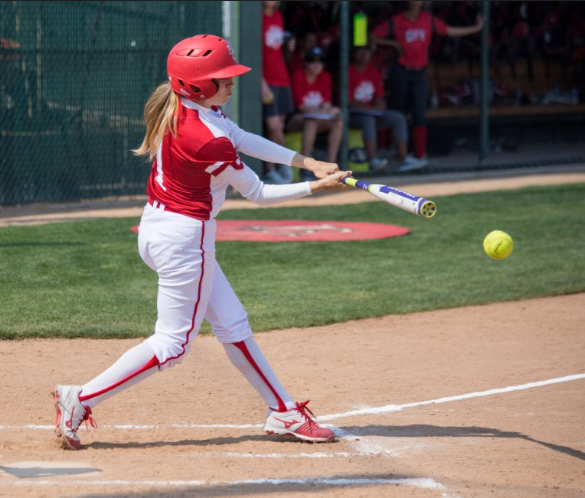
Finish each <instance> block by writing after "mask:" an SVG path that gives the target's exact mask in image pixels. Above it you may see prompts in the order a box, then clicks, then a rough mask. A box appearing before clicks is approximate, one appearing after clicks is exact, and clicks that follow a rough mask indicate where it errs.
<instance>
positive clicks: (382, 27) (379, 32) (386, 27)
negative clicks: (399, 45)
mask: <svg viewBox="0 0 585 498" xmlns="http://www.w3.org/2000/svg"><path fill="white" fill-rule="evenodd" d="M389 34H390V22H389V21H384V22H383V23H382V24H378V25H377V26H376V27H375V28H374V29H373V30H372V31H371V32H370V35H371V36H375V37H376V38H386V37H387V36H388V35H389Z"/></svg>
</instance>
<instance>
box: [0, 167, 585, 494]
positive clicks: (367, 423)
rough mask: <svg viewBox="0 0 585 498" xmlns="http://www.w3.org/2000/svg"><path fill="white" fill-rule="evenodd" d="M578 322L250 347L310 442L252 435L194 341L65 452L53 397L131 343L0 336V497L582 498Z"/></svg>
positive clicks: (445, 315)
mask: <svg viewBox="0 0 585 498" xmlns="http://www.w3.org/2000/svg"><path fill="white" fill-rule="evenodd" d="M562 176H563V177H564V181H560V180H559V181H558V182H557V183H569V182H570V181H585V178H584V177H583V176H584V175H577V177H575V178H574V179H572V180H568V179H567V175H562ZM526 178H531V177H523V179H524V181H522V179H510V180H515V182H516V187H512V186H508V187H506V186H503V185H502V183H499V184H498V185H499V186H498V188H497V189H502V188H517V187H518V186H523V185H526V183H527V182H526ZM540 178H543V177H540ZM544 178H546V184H552V183H554V182H555V181H554V180H551V178H552V177H551V176H546V177H544ZM534 181H536V180H534ZM529 184H533V183H529ZM489 185H490V183H489V182H488V183H485V184H484V187H485V188H484V189H483V190H485V189H486V188H489ZM510 185H511V184H510ZM422 187H423V186H422V185H418V186H417V189H418V190H416V191H415V192H414V193H418V194H420V195H429V196H431V194H428V193H425V192H426V191H424V189H423V188H422ZM436 187H438V186H428V188H436ZM459 187H460V190H459V191H461V190H462V189H461V185H459ZM403 188H404V189H405V190H407V188H406V187H403ZM444 188H453V186H452V185H446V186H445V187H444ZM468 188H469V189H476V190H470V191H478V190H480V189H478V187H477V186H472V185H469V187H468ZM443 192H445V190H443ZM446 193H455V192H452V191H450V192H446ZM354 194H355V195H360V196H361V197H360V198H361V200H362V201H364V200H368V199H367V197H368V196H367V195H366V194H365V193H360V192H355V193H354ZM347 195H349V194H347ZM432 195H441V194H440V193H437V194H432ZM364 196H365V197H364ZM338 198H341V197H340V196H335V197H334V196H331V199H338ZM323 199H325V197H323ZM314 200H318V199H314ZM320 202H321V201H320ZM360 202H361V201H360ZM42 214H43V213H40V214H37V219H36V221H34V220H33V221H31V220H30V219H29V220H22V219H21V220H20V221H21V222H22V221H24V224H31V223H35V224H36V223H37V222H51V221H46V219H44V218H42ZM45 214H47V213H45ZM86 214H87V213H86ZM110 214H111V212H110ZM53 215H54V213H52V214H48V216H47V218H49V217H51V216H53ZM125 216H134V214H125ZM15 218H18V216H15V217H4V220H3V221H7V220H12V222H14V224H16V222H17V220H16V219H15ZM51 220H53V221H54V218H51ZM10 224H12V223H10ZM18 224H22V223H18ZM583 323H585V294H578V295H572V296H560V297H552V298H546V299H534V300H528V301H521V302H507V303H500V304H490V305H484V306H470V307H466V308H459V309H450V310H440V311H432V312H425V313H416V314H411V315H401V316H386V317H382V318H373V319H367V320H361V321H354V322H347V323H342V324H336V325H329V326H324V327H315V328H310V329H290V330H279V331H272V332H269V333H263V334H258V335H257V336H256V338H257V341H258V343H259V344H260V347H261V348H262V349H263V351H264V352H265V354H266V356H267V357H268V359H269V361H270V362H271V364H272V365H273V367H274V369H275V370H276V373H277V375H278V376H279V377H280V378H281V380H282V381H283V384H285V386H286V387H287V389H288V391H289V392H290V394H291V395H293V396H294V397H295V398H296V399H297V400H298V401H304V400H305V399H307V398H309V399H311V400H312V402H311V403H310V405H309V407H310V408H312V409H313V411H314V412H315V414H316V415H318V416H320V417H322V420H323V423H326V424H331V425H332V426H333V427H334V428H335V431H336V433H337V435H338V441H337V442H336V443H332V444H321V445H317V444H315V445H311V444H303V443H298V442H294V441H292V440H282V439H279V438H277V437H274V436H267V435H265V434H263V432H262V430H261V427H260V426H259V425H258V424H261V423H262V422H263V419H264V416H265V406H264V404H263V402H262V400H261V399H260V398H259V397H258V395H257V394H256V393H255V391H253V389H252V388H251V387H250V386H249V385H248V384H247V383H246V382H245V380H244V379H243V378H242V377H241V375H240V374H239V372H237V371H236V370H235V369H234V368H233V367H232V366H231V364H230V363H229V361H228V360H227V358H226V357H225V353H224V351H223V348H222V347H221V345H220V344H219V343H218V342H217V341H216V340H215V339H214V338H213V337H209V336H204V337H198V338H196V339H195V342H194V344H193V347H192V350H191V353H190V354H189V355H188V356H187V357H186V359H185V361H184V362H183V363H182V365H180V366H178V367H176V368H174V369H171V370H169V371H166V372H164V373H160V374H156V375H154V376H153V377H151V378H149V379H147V380H146V381H144V382H143V383H142V384H141V385H139V386H135V387H133V388H131V389H129V390H127V391H125V392H123V393H121V394H119V395H118V396H116V397H114V398H112V399H110V400H107V401H105V402H104V403H103V404H101V405H99V406H98V407H96V409H95V411H94V416H95V419H96V421H97V422H98V423H99V424H100V427H99V428H98V429H97V430H96V431H94V432H85V429H81V430H80V436H81V439H82V442H83V444H84V447H83V449H82V450H81V451H78V452H67V451H64V450H62V449H60V448H59V447H58V446H57V444H56V442H55V441H54V439H53V434H52V431H51V427H52V424H53V422H54V412H53V410H52V404H51V398H50V391H51V389H52V387H53V385H54V384H56V383H81V382H85V381H87V380H88V379H90V378H92V377H93V376H95V375H96V374H98V373H99V372H101V371H102V370H103V369H104V368H106V367H108V366H109V365H110V364H111V363H112V362H113V361H115V360H116V359H117V358H118V357H119V356H120V355H121V354H123V353H124V352H125V351H126V350H127V349H128V348H130V347H132V346H134V345H136V344H138V343H139V342H140V340H136V339H133V340H107V341H98V340H95V341H94V340H86V339H75V340H61V339H59V340H45V339H43V340H23V341H10V342H9V341H3V342H0V360H1V361H0V378H1V379H2V391H3V392H2V396H3V401H4V403H3V409H2V410H1V411H0V497H25V496H26V497H31V496H35V497H37V496H38V497H46V498H55V497H90V496H100V497H104V496H107V497H114V496H116V497H120V496H132V497H144V496H146V497H150V498H154V497H168V498H171V497H208V496H216V497H221V496H240V495H244V496H273V495H274V496H278V497H284V496H290V497H297V496H299V495H300V494H303V493H305V494H315V495H318V496H326V497H329V496H331V497H333V496H336V497H337V496H340V497H352V498H353V497H370V496H388V497H414V498H417V497H440V498H448V497H451V498H454V497H460V498H469V497H530V498H532V497H543V498H544V497H559V498H560V497H575V498H576V497H581V496H584V490H585V466H584V461H585V424H584V418H583V413H585V396H584V388H585V327H583Z"/></svg>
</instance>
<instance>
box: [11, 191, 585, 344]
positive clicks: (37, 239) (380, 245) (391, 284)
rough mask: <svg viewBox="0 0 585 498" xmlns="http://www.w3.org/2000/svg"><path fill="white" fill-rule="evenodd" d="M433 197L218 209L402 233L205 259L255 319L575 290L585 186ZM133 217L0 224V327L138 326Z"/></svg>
mask: <svg viewBox="0 0 585 498" xmlns="http://www.w3.org/2000/svg"><path fill="white" fill-rule="evenodd" d="M436 202H437V206H438V214H437V216H436V217H435V218H434V219H431V220H425V219H420V218H417V217H415V216H413V215H411V214H409V213H405V212H403V211H401V210H399V209H395V208H392V207H391V206H388V205H386V204H383V203H379V202H374V203H365V204H360V205H348V206H333V207H319V208H310V207H306V208H286V209H285V208H280V209H265V210H242V211H225V212H223V213H222V214H221V216H220V219H303V220H341V221H371V222H382V223H391V224H397V225H402V226H408V227H410V228H411V229H412V233H411V234H409V235H407V236H405V237H399V238H391V239H384V240H369V241H360V242H341V243H317V242H315V243H312V242H311V243H308V242H296V243H277V244H267V243H251V242H221V243H218V244H217V258H218V261H219V262H220V264H221V266H222V268H223V270H224V272H225V273H226V275H227V277H228V279H229V280H230V282H231V284H232V286H233V288H234V289H235V291H236V292H237V294H238V295H239V297H240V299H241V300H242V302H243V303H244V306H245V307H246V309H247V310H248V313H249V317H250V321H251V323H252V327H253V328H254V330H256V331H265V330H270V329H277V328H287V327H307V326H314V325H323V324H329V323H335V322H343V321H347V320H352V319H358V318H366V317H373V316H382V315H386V314H392V313H410V312H413V311H423V310H432V309H439V308H451V307H457V306H466V305H472V304H480V303H489V302H495V301H509V300H518V299H524V298H531V297H538V296H552V295H560V294H570V293H576V292H583V291H585V258H584V248H585V214H584V213H585V184H575V185H566V186H559V187H544V188H527V189H521V190H516V191H503V192H490V193H482V194H469V195H467V194H465V195H455V196H448V197H439V198H437V199H436ZM138 221H139V220H138V219H136V218H131V219H128V218H126V219H111V220H96V221H90V222H71V223H60V224H52V225H44V226H34V227H9V228H0V255H1V258H0V282H2V285H1V286H0V303H1V304H0V309H1V313H0V338H1V339H16V338H25V337H94V338H106V337H107V338H114V337H115V338H122V337H141V336H148V335H150V334H151V333H152V330H153V326H154V322H155V320H156V292H157V276H156V274H155V273H154V272H152V271H151V270H150V269H149V268H148V267H147V266H146V265H145V264H144V263H142V261H141V260H140V257H139V255H138V251H137V247H136V235H135V234H134V233H132V232H131V231H130V227H131V226H132V225H136V224H137V223H138ZM495 229H498V230H504V231H506V232H508V233H509V234H510V235H511V236H512V237H513V238H514V242H515V249H514V252H513V253H512V255H511V256H510V257H509V258H508V259H506V260H502V261H494V260H491V259H490V258H488V257H487V256H486V255H485V254H484V252H483V249H482V241H483V238H484V237H485V235H486V234H487V233H489V232H490V231H492V230H495ZM203 331H204V332H205V331H209V327H208V326H207V325H205V326H204V328H203Z"/></svg>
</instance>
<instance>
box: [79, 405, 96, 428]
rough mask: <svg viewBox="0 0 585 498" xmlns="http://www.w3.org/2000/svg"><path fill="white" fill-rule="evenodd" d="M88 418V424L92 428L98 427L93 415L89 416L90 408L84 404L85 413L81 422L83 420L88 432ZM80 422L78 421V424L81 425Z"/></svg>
mask: <svg viewBox="0 0 585 498" xmlns="http://www.w3.org/2000/svg"><path fill="white" fill-rule="evenodd" d="M88 420H89V425H91V428H92V429H97V428H98V425H97V422H96V421H95V420H94V419H93V417H91V408H89V407H87V406H86V407H85V414H84V415H83V418H82V419H81V422H85V430H86V431H87V432H89V427H88V425H87V422H88ZM81 422H80V423H79V425H81Z"/></svg>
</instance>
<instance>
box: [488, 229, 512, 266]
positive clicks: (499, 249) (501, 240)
mask: <svg viewBox="0 0 585 498" xmlns="http://www.w3.org/2000/svg"><path fill="white" fill-rule="evenodd" d="M512 249H514V241H513V240H512V237H510V236H509V235H508V234H507V233H506V232H502V231H501V230H494V231H493V232H490V233H488V234H487V235H486V238H485V239H483V250H484V251H485V253H486V254H487V255H488V256H489V257H490V258H492V259H504V258H507V257H508V256H509V255H510V253H511V252H512Z"/></svg>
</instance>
